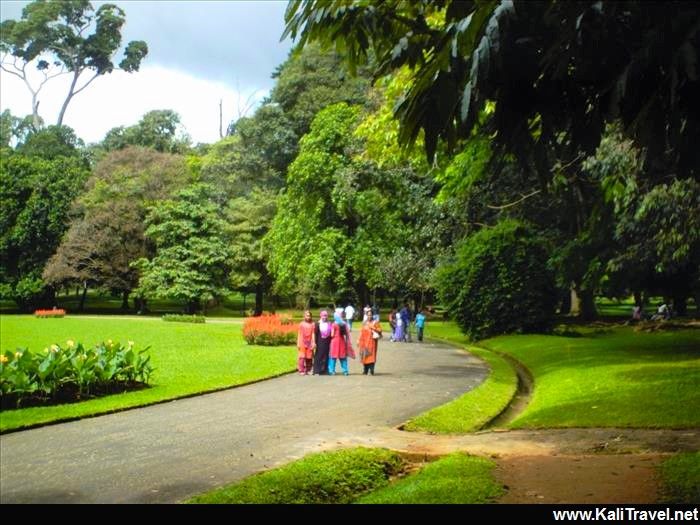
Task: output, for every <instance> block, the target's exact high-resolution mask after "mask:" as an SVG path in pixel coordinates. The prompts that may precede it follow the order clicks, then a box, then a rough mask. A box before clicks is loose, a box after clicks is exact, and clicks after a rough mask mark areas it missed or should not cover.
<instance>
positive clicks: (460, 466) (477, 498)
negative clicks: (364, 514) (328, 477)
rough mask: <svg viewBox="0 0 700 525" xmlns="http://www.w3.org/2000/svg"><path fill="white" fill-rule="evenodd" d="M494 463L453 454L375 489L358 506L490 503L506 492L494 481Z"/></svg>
mask: <svg viewBox="0 0 700 525" xmlns="http://www.w3.org/2000/svg"><path fill="white" fill-rule="evenodd" d="M494 467H495V464H494V463H493V462H492V461H489V460H488V459H485V458H479V457H474V456H468V455H466V454H462V453H459V452H458V453H455V454H450V455H449V456H445V457H444V458H442V459H439V460H438V461H435V462H433V463H430V464H428V465H427V466H425V467H424V468H423V469H422V470H421V471H420V472H418V473H417V474H413V475H411V476H407V477H405V478H402V479H400V480H398V481H397V482H395V483H392V484H391V485H389V486H388V487H385V488H383V489H379V490H376V491H375V492H372V493H370V494H368V495H366V496H364V497H362V498H360V499H359V500H357V503H400V504H415V503H431V504H436V503H437V504H449V503H452V504H454V503H488V502H492V501H494V500H495V499H497V498H498V497H499V496H501V495H502V494H503V493H504V492H505V491H504V490H503V487H501V485H499V484H498V483H496V481H495V480H494V479H493V475H492V471H493V468H494Z"/></svg>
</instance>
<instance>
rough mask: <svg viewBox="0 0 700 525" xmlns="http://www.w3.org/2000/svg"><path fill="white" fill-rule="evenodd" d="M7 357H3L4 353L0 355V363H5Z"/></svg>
mask: <svg viewBox="0 0 700 525" xmlns="http://www.w3.org/2000/svg"><path fill="white" fill-rule="evenodd" d="M8 361H9V359H8V358H7V357H5V356H4V355H0V363H7V362H8Z"/></svg>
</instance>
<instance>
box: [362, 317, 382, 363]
mask: <svg viewBox="0 0 700 525" xmlns="http://www.w3.org/2000/svg"><path fill="white" fill-rule="evenodd" d="M365 318H366V319H367V320H366V321H365V322H364V323H362V330H361V331H360V342H359V346H360V360H361V361H362V365H363V367H364V369H363V371H362V375H367V374H371V375H374V365H375V364H376V363H377V349H378V346H379V339H380V338H381V337H382V326H381V325H380V324H379V321H375V320H374V318H373V317H372V309H371V308H369V307H367V308H365Z"/></svg>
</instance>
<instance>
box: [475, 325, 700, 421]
mask: <svg viewBox="0 0 700 525" xmlns="http://www.w3.org/2000/svg"><path fill="white" fill-rule="evenodd" d="M578 330H579V336H578V337H564V336H557V335H509V336H500V337H495V338H492V339H487V340H484V341H480V342H479V345H480V346H483V347H484V348H487V349H490V350H494V351H497V352H503V353H506V354H508V355H510V356H512V357H514V358H515V359H517V360H518V361H520V362H521V363H523V364H524V365H525V366H526V367H527V368H528V369H529V370H530V372H531V373H532V375H533V377H534V380H535V388H534V392H533V396H532V399H531V400H530V403H529V404H528V406H527V408H526V409H525V411H524V412H523V413H522V414H521V415H520V416H519V417H517V418H516V419H515V420H514V421H513V422H511V424H510V427H512V428H547V427H649V428H687V427H697V426H699V425H700V388H698V385H700V332H699V331H697V330H678V331H675V330H668V331H661V332H656V333H645V332H635V331H634V330H633V329H632V328H631V327H618V328H614V329H610V330H602V331H601V330H593V329H590V328H579V329H578ZM572 335H573V334H572Z"/></svg>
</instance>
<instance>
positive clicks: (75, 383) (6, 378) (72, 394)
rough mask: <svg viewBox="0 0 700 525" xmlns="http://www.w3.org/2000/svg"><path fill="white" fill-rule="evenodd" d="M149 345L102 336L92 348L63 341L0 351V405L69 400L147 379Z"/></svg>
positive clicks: (151, 369) (133, 385)
mask: <svg viewBox="0 0 700 525" xmlns="http://www.w3.org/2000/svg"><path fill="white" fill-rule="evenodd" d="M147 350H148V348H144V349H143V350H140V351H136V350H135V349H134V343H132V342H131V341H130V342H129V344H128V345H122V344H120V343H117V342H112V341H111V340H110V341H107V342H102V343H99V344H97V345H96V346H95V347H93V348H86V347H84V346H83V344H82V343H75V342H74V341H68V342H67V343H66V346H65V348H63V347H61V346H59V345H51V347H50V348H45V349H44V351H43V352H32V351H30V350H28V349H26V348H18V349H17V350H16V351H15V352H12V351H10V350H6V351H5V352H3V353H2V354H1V355H0V392H2V406H3V408H7V407H11V406H14V407H19V406H20V405H25V404H28V403H29V404H44V403H49V402H51V401H54V402H57V401H68V400H76V399H82V398H85V397H90V396H93V395H95V394H105V393H110V392H115V391H122V390H125V389H128V388H134V387H136V386H138V385H137V384H146V383H148V379H149V377H150V375H151V373H152V372H153V366H152V365H151V364H150V356H149V355H147V354H146V351H147Z"/></svg>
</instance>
